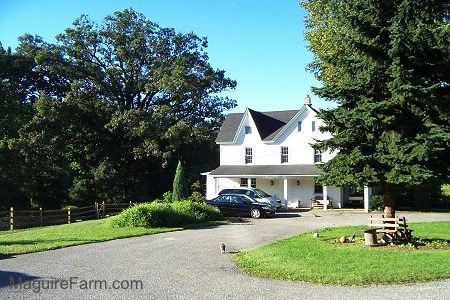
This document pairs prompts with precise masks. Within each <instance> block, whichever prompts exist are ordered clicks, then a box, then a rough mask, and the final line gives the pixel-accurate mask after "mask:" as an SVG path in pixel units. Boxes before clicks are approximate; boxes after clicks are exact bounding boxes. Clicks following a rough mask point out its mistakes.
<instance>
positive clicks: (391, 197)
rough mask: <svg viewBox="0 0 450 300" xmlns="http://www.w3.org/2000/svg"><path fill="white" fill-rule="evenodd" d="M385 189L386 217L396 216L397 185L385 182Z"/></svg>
mask: <svg viewBox="0 0 450 300" xmlns="http://www.w3.org/2000/svg"><path fill="white" fill-rule="evenodd" d="M383 191H384V217H385V218H395V185H394V184H392V183H385V184H384V185H383Z"/></svg>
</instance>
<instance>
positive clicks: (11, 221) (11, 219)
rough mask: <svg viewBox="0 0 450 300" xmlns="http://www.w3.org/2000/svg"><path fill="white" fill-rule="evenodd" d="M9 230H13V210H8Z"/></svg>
mask: <svg viewBox="0 0 450 300" xmlns="http://www.w3.org/2000/svg"><path fill="white" fill-rule="evenodd" d="M9 230H14V208H13V207H11V209H10V210H9Z"/></svg>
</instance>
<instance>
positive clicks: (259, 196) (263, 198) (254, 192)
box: [219, 187, 283, 209]
mask: <svg viewBox="0 0 450 300" xmlns="http://www.w3.org/2000/svg"><path fill="white" fill-rule="evenodd" d="M222 194H239V195H247V196H249V197H250V198H252V199H254V200H256V201H258V202H263V203H267V204H270V205H271V206H273V207H274V208H275V209H279V208H281V207H282V206H283V205H282V203H281V200H280V199H278V198H275V197H273V196H271V195H269V194H267V193H266V192H264V191H263V190H260V189H257V188H245V187H238V188H229V189H223V190H221V191H220V192H219V195H222Z"/></svg>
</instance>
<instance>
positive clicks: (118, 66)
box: [15, 9, 236, 204]
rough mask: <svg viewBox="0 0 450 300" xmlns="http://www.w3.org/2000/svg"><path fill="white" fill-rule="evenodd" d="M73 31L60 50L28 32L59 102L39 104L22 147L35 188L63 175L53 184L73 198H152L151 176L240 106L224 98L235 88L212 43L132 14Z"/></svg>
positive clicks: (29, 49)
mask: <svg viewBox="0 0 450 300" xmlns="http://www.w3.org/2000/svg"><path fill="white" fill-rule="evenodd" d="M73 25H74V26H73V28H68V29H66V30H65V32H64V33H63V34H60V35H58V36H57V41H58V42H57V43H56V44H49V43H46V42H44V41H43V40H42V39H41V38H40V37H39V36H34V37H33V36H31V35H25V36H23V37H22V38H21V39H20V42H21V43H20V45H19V47H18V48H17V53H20V55H22V56H24V57H28V58H30V59H31V61H33V62H35V63H36V65H35V67H34V70H36V72H37V73H38V74H39V75H42V77H40V78H41V79H42V80H43V81H44V83H45V84H47V85H45V87H46V88H47V90H43V91H42V90H40V92H44V93H45V94H47V95H48V96H50V97H41V98H40V99H39V100H38V101H37V102H36V103H35V105H34V110H35V116H34V118H33V119H32V120H31V121H30V122H29V124H27V126H23V128H22V129H21V130H20V137H19V138H17V140H16V142H15V145H17V147H18V148H17V149H18V150H20V151H21V152H22V153H23V155H24V157H26V158H27V165H28V166H29V169H30V170H34V171H33V172H35V173H34V174H35V175H36V177H33V178H35V179H36V180H34V182H32V184H29V185H28V190H29V191H30V193H31V192H32V190H35V188H37V186H38V185H40V184H44V183H45V184H51V182H56V181H55V180H53V179H52V178H59V179H61V180H63V179H64V182H61V183H60V184H53V185H52V187H54V188H57V186H58V185H59V186H61V189H64V191H63V193H61V195H65V196H66V197H70V198H71V199H79V198H80V197H81V198H84V199H87V200H89V201H95V200H106V201H108V200H111V199H112V200H115V201H120V200H126V201H128V200H132V201H141V200H144V199H146V198H148V195H149V194H150V192H149V191H148V183H149V182H152V181H154V180H149V177H151V176H153V177H161V176H155V174H157V172H159V170H160V169H161V166H162V165H166V164H171V163H175V162H174V161H173V156H174V154H179V153H180V152H182V151H184V150H185V149H195V148H196V147H202V148H203V144H202V143H204V141H205V137H206V138H207V140H211V139H210V136H211V134H212V135H213V133H214V131H215V130H217V128H218V127H219V124H220V123H221V121H222V119H223V115H222V112H223V111H224V110H227V109H229V108H232V107H234V106H235V105H236V102H235V101H234V100H231V99H228V98H227V97H223V96H221V95H220V93H221V92H222V91H225V90H227V89H233V88H234V87H235V85H236V82H235V81H234V80H231V79H229V78H227V77H226V76H225V72H224V71H222V70H217V69H214V68H213V67H212V66H211V65H210V64H209V62H208V55H207V52H206V48H207V40H206V38H199V37H197V36H196V35H195V34H193V33H189V34H180V33H176V32H175V30H174V29H171V28H161V27H159V26H158V25H157V24H155V23H152V22H150V21H148V20H146V19H145V17H144V16H143V15H142V14H140V13H137V12H135V11H134V10H132V9H126V10H124V11H122V12H116V13H114V14H113V15H111V16H107V17H106V18H105V20H104V22H103V23H101V24H98V23H95V22H92V21H91V20H89V18H88V17H87V16H81V17H80V18H78V19H76V20H75V22H74V24H73ZM37 94H39V93H37ZM36 149H41V150H42V151H40V152H39V153H38V152H37V151H36ZM56 151H57V153H56ZM212 155H214V153H212ZM40 168H41V169H40ZM46 168H48V169H46ZM38 170H40V173H38ZM38 179H39V180H38ZM38 181H40V184H39V183H38ZM63 183H64V184H63ZM169 184H170V180H169ZM59 192H60V191H56V190H55V191H54V193H53V194H54V195H59ZM33 195H36V197H38V196H37V194H33ZM39 197H40V196H39ZM98 197H101V198H103V199H98ZM80 204H81V203H80Z"/></svg>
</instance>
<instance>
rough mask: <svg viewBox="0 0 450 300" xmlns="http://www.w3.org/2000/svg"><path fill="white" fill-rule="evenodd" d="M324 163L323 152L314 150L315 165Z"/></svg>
mask: <svg viewBox="0 0 450 300" xmlns="http://www.w3.org/2000/svg"><path fill="white" fill-rule="evenodd" d="M319 162H322V152H320V150H317V149H314V163H319Z"/></svg>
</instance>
